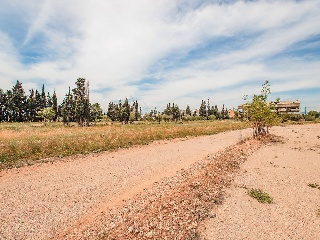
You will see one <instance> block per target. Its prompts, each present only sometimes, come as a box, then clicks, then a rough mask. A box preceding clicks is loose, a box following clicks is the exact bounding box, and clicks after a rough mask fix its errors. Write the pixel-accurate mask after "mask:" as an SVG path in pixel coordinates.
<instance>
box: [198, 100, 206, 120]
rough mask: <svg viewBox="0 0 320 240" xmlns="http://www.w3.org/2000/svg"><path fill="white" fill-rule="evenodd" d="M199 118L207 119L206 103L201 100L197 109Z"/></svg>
mask: <svg viewBox="0 0 320 240" xmlns="http://www.w3.org/2000/svg"><path fill="white" fill-rule="evenodd" d="M199 116H200V117H202V118H203V119H207V106H206V101H204V100H202V101H201V105H200V108H199Z"/></svg>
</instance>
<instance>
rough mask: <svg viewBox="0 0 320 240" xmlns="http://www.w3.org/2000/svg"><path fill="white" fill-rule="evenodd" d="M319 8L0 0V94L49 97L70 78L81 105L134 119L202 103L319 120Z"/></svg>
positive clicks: (304, 4)
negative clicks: (282, 108)
mask: <svg viewBox="0 0 320 240" xmlns="http://www.w3.org/2000/svg"><path fill="white" fill-rule="evenodd" d="M319 13H320V1H318V0H306V1H298V0H283V1H273V0H265V1H240V0H239V1H231V0H225V1H223V0H158V1H154V0H134V1H132V0H91V1H87V0H28V1H26V0H23V1H21V0H0V88H1V89H4V90H8V89H11V88H12V86H13V85H14V84H15V83H16V81H17V80H19V81H20V82H22V84H23V87H24V89H25V91H26V93H28V91H29V90H30V89H32V88H33V89H38V90H41V87H42V84H44V85H45V90H46V91H48V92H50V93H51V94H52V93H53V91H54V90H55V91H56V92H57V95H58V100H59V102H62V100H63V98H64V96H65V94H66V93H67V92H68V88H69V86H70V87H71V88H74V87H75V81H76V80H77V78H79V77H84V78H86V79H87V80H88V81H89V83H90V102H92V103H95V102H98V103H100V104H101V106H102V108H103V109H104V110H107V106H108V103H109V102H110V101H114V102H118V101H119V99H122V100H124V99H125V98H126V97H127V98H128V99H129V102H132V101H133V100H138V102H139V104H140V106H142V111H143V112H145V111H149V110H150V109H154V108H155V107H156V108H157V109H158V110H162V109H163V108H165V106H166V105H167V103H169V102H171V103H172V102H174V103H176V104H178V106H179V107H180V109H185V108H186V106H187V104H188V105H189V106H190V107H191V109H196V108H199V106H200V103H201V100H202V99H204V100H207V99H210V104H211V105H218V107H219V109H221V107H222V105H223V104H225V107H226V108H228V109H229V108H237V106H238V105H239V104H242V103H243V99H242V96H243V95H249V96H252V95H253V94H255V93H256V94H259V93H260V90H261V85H262V84H263V83H264V81H265V80H268V81H269V82H270V85H271V93H272V94H271V96H270V100H275V99H276V98H278V97H280V99H281V100H283V101H284V100H300V101H301V110H302V111H304V109H305V107H306V109H307V111H310V110H317V111H320V14H319Z"/></svg>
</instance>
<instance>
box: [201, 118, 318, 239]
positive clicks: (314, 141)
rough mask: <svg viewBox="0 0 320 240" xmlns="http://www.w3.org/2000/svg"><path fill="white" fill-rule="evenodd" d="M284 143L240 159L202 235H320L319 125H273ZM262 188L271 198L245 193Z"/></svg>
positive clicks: (248, 237) (306, 236) (309, 237)
mask: <svg viewBox="0 0 320 240" xmlns="http://www.w3.org/2000/svg"><path fill="white" fill-rule="evenodd" d="M272 133H274V134H277V135H280V136H282V137H284V138H285V139H286V141H285V143H284V144H276V145H272V146H267V147H263V148H261V149H260V150H258V151H257V152H255V153H254V154H253V155H251V156H250V157H249V158H248V160H247V161H246V162H245V163H244V164H243V165H242V167H241V169H242V173H241V174H239V175H238V176H237V177H236V178H235V181H234V184H233V186H232V187H231V188H230V189H229V190H228V193H227V196H226V201H225V202H224V204H223V205H221V206H217V207H216V208H215V209H214V212H215V214H216V218H212V219H210V220H207V221H206V223H205V224H203V225H202V227H201V239H310V240H311V239H312V240H315V239H320V189H319V188H312V187H310V186H308V185H309V184H310V183H311V184H318V185H320V125H319V124H316V125H311V124H310V125H296V126H289V127H285V128H284V127H275V128H273V129H272ZM251 188H261V189H262V190H263V191H265V192H267V193H269V195H270V196H271V197H272V198H273V200H274V203H273V204H261V203H258V201H257V200H255V199H253V198H251V197H249V196H248V194H247V191H248V189H251Z"/></svg>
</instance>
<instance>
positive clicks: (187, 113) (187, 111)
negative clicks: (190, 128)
mask: <svg viewBox="0 0 320 240" xmlns="http://www.w3.org/2000/svg"><path fill="white" fill-rule="evenodd" d="M191 114H192V113H191V109H190V106H189V105H187V108H186V115H189V116H191Z"/></svg>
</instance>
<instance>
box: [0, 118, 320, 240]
mask: <svg viewBox="0 0 320 240" xmlns="http://www.w3.org/2000/svg"><path fill="white" fill-rule="evenodd" d="M250 133H251V131H250V130H242V131H233V132H227V133H221V134H217V135H213V136H206V137H198V138H191V139H179V140H171V141H161V142H155V143H153V144H150V145H148V146H142V147H134V148H130V149H124V150H119V151H116V152H111V153H101V154H94V155H90V156H77V157H70V158H66V159H64V160H62V161H55V162H52V163H43V164H37V165H34V166H31V167H24V168H20V169H12V170H9V171H2V172H0V221H1V225H0V239H48V238H52V237H53V238H56V237H57V236H58V234H60V235H59V236H65V235H61V234H64V233H68V232H70V231H71V232H72V230H73V229H75V228H80V229H81V226H83V228H85V227H86V226H90V225H91V224H92V222H93V221H94V219H99V215H101V212H104V211H106V212H107V211H108V209H109V208H110V207H115V206H116V207H117V206H119V209H121V208H122V210H123V201H122V200H124V199H128V198H133V200H132V201H133V202H138V201H135V200H134V199H135V197H134V196H135V194H136V193H140V192H143V191H144V189H150V188H151V187H152V185H153V183H154V182H159V184H160V185H161V182H162V179H164V178H169V182H170V181H171V180H170V178H172V179H173V180H174V179H175V177H174V176H175V175H176V174H177V172H179V171H180V173H181V169H188V168H189V167H190V166H191V165H193V164H195V163H197V162H199V161H200V160H201V159H208V160H207V162H208V163H209V164H213V166H214V165H215V162H211V160H210V159H211V155H212V154H215V153H217V152H219V151H220V150H223V149H225V148H226V147H229V146H231V145H234V144H236V143H238V142H239V141H240V140H242V139H244V138H245V137H247V136H248V135H250ZM272 133H274V134H277V135H279V136H282V137H283V138H284V139H285V141H284V143H283V144H280V143H277V144H268V145H267V146H264V147H262V148H260V149H259V150H257V151H256V150H254V151H256V152H254V151H251V152H254V153H253V154H251V153H250V154H251V155H250V154H249V155H248V156H249V157H248V159H247V161H246V162H245V163H244V164H242V165H241V170H240V172H234V173H232V176H233V177H234V176H235V177H234V181H233V182H232V184H231V187H230V188H228V189H226V194H225V201H224V202H223V204H222V205H215V207H214V209H212V212H211V213H210V215H211V218H210V219H208V220H206V221H205V222H202V224H201V225H200V228H199V230H198V233H199V236H200V239H257V238H259V239H320V189H318V188H311V187H309V186H308V184H310V183H313V184H318V185H320V125H319V124H318V125H296V126H288V127H275V128H273V129H272ZM245 146H246V145H244V147H245ZM250 146H251V145H250V144H249V145H247V147H245V148H248V150H250V149H251V148H252V147H250ZM252 146H255V145H252ZM244 153H245V152H244ZM232 156H233V155H232ZM232 156H231V155H230V156H229V159H230V158H231V159H232ZM238 156H240V157H241V156H242V154H241V152H240V153H238ZM245 158H246V157H245ZM226 159H227V158H226ZM220 162H222V163H223V162H225V161H224V159H220ZM240 162H242V160H241V161H240ZM217 163H218V162H217ZM231 164H233V163H232V162H231ZM226 166H228V165H226ZM230 166H231V165H230ZM236 168H237V167H236ZM225 170H226V169H225ZM190 171H191V170H190ZM192 171H193V170H192ZM197 171H201V166H200V168H195V170H194V173H195V176H196V175H197ZM178 175H179V174H178ZM180 175H181V174H180ZM190 176H193V175H192V174H191V175H190ZM188 181H191V183H192V184H194V182H193V179H192V178H191V179H189V180H188ZM215 181H216V184H217V183H219V182H220V180H219V177H217V179H215ZM179 184H182V185H183V184H184V183H183V182H181V183H179ZM179 184H178V185H179ZM192 184H191V185H187V187H190V186H192ZM160 185H159V186H160ZM227 185H228V186H229V184H227ZM217 186H218V185H217ZM251 188H261V189H262V190H263V191H265V192H267V193H269V194H270V196H271V197H273V200H274V203H273V204H261V203H258V202H257V201H256V200H255V199H253V198H251V197H249V196H248V195H247V191H248V189H251ZM160 189H162V188H160ZM204 190H207V189H204ZM170 191H171V194H175V195H177V196H178V198H177V199H179V195H180V194H182V191H181V192H180V194H179V193H175V192H174V190H170ZM170 191H169V192H170ZM209 195H210V192H209ZM155 197H156V198H158V196H155ZM159 199H160V200H159V201H160V202H161V201H164V199H163V198H161V197H160V198H159ZM161 199H162V200H161ZM149 200H150V199H149ZM142 201H145V198H142ZM170 201H171V200H170ZM146 204H148V202H146ZM164 204H166V205H168V203H167V202H164ZM141 206H143V207H145V206H144V205H143V204H142V205H141ZM159 206H160V205H159ZM199 207H201V206H200V205H199ZM175 208H176V206H174V205H172V206H171V207H170V208H168V209H175ZM145 209H146V211H148V208H145ZM186 209H187V208H186ZM180 210H181V211H182V214H183V213H184V212H183V211H184V209H180ZM180 210H177V209H176V211H177V212H176V213H178V212H179V211H180ZM116 211H118V210H117V209H116ZM188 211H190V210H188ZM160 213H161V212H160ZM172 213H174V212H172ZM187 213H188V212H185V214H187ZM169 214H171V213H169ZM140 217H142V218H143V215H141V216H140ZM150 220H152V219H149V220H148V221H150ZM130 221H131V220H130ZM148 221H147V222H148ZM100 223H102V224H103V222H99V224H100ZM156 224H159V223H156ZM160 224H161V222H160ZM158 226H159V225H158ZM127 231H128V233H131V231H132V228H130V227H129V228H127ZM68 236H71V238H69V239H74V238H73V237H72V236H73V235H68ZM150 236H151V235H150ZM63 238H64V237H62V238H61V239H63ZM80 238H82V237H80ZM149 238H150V237H148V234H146V235H145V238H144V239H149ZM151 238H152V237H151ZM123 239H130V238H123ZM131 239H132V238H131ZM136 239H137V238H136Z"/></svg>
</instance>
